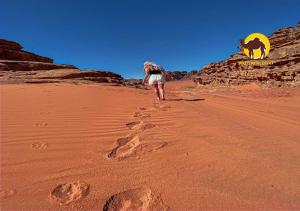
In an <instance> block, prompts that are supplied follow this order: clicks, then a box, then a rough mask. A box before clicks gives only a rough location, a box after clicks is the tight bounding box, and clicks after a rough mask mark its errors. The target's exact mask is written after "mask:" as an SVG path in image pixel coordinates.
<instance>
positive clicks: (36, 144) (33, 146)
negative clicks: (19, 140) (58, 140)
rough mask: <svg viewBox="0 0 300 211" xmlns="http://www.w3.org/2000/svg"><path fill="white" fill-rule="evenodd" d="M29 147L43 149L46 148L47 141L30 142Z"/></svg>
mask: <svg viewBox="0 0 300 211" xmlns="http://www.w3.org/2000/svg"><path fill="white" fill-rule="evenodd" d="M31 148H32V149H35V150H45V149H47V148H48V144H47V143H41V142H36V143H33V144H31Z"/></svg>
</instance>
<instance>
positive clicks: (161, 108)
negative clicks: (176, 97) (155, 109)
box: [159, 105, 171, 111]
mask: <svg viewBox="0 0 300 211" xmlns="http://www.w3.org/2000/svg"><path fill="white" fill-rule="evenodd" d="M170 108H171V106H169V105H165V106H159V109H160V110H162V111H167V110H169V109H170Z"/></svg>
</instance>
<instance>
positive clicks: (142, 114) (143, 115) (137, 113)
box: [133, 111, 151, 118]
mask: <svg viewBox="0 0 300 211" xmlns="http://www.w3.org/2000/svg"><path fill="white" fill-rule="evenodd" d="M133 116H134V117H141V118H146V117H151V114H145V113H142V112H140V111H137V112H135V113H134V115H133Z"/></svg>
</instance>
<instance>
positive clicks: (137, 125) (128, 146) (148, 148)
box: [107, 106, 170, 161]
mask: <svg viewBox="0 0 300 211" xmlns="http://www.w3.org/2000/svg"><path fill="white" fill-rule="evenodd" d="M168 108H170V107H169V106H164V107H163V106H156V107H153V108H149V109H147V108H144V107H141V108H139V109H140V111H137V112H135V113H134V114H133V117H135V118H137V119H138V120H137V121H133V122H129V123H127V124H126V126H127V127H128V128H129V129H130V130H133V131H134V132H131V133H129V134H128V135H127V136H126V137H125V138H119V139H118V140H117V141H116V147H114V148H113V149H112V150H111V151H110V152H109V153H108V154H107V157H108V158H111V159H116V160H118V161H121V160H124V159H127V158H131V157H139V156H141V155H143V154H145V153H149V152H153V151H156V150H159V149H161V148H163V147H165V146H166V145H167V142H151V143H143V142H142V140H141V137H140V136H139V135H140V134H141V133H142V132H143V131H145V130H148V129H152V128H155V127H156V125H154V124H152V123H151V122H145V119H146V118H149V117H151V114H149V113H146V111H155V110H158V109H159V110H163V111H165V110H167V109H168Z"/></svg>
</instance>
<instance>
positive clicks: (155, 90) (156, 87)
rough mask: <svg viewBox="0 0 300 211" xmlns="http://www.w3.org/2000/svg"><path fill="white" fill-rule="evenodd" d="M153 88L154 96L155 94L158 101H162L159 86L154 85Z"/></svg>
mask: <svg viewBox="0 0 300 211" xmlns="http://www.w3.org/2000/svg"><path fill="white" fill-rule="evenodd" d="M152 87H153V90H154V94H155V95H156V97H157V100H160V97H159V90H158V85H157V84H153V85H152Z"/></svg>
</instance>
